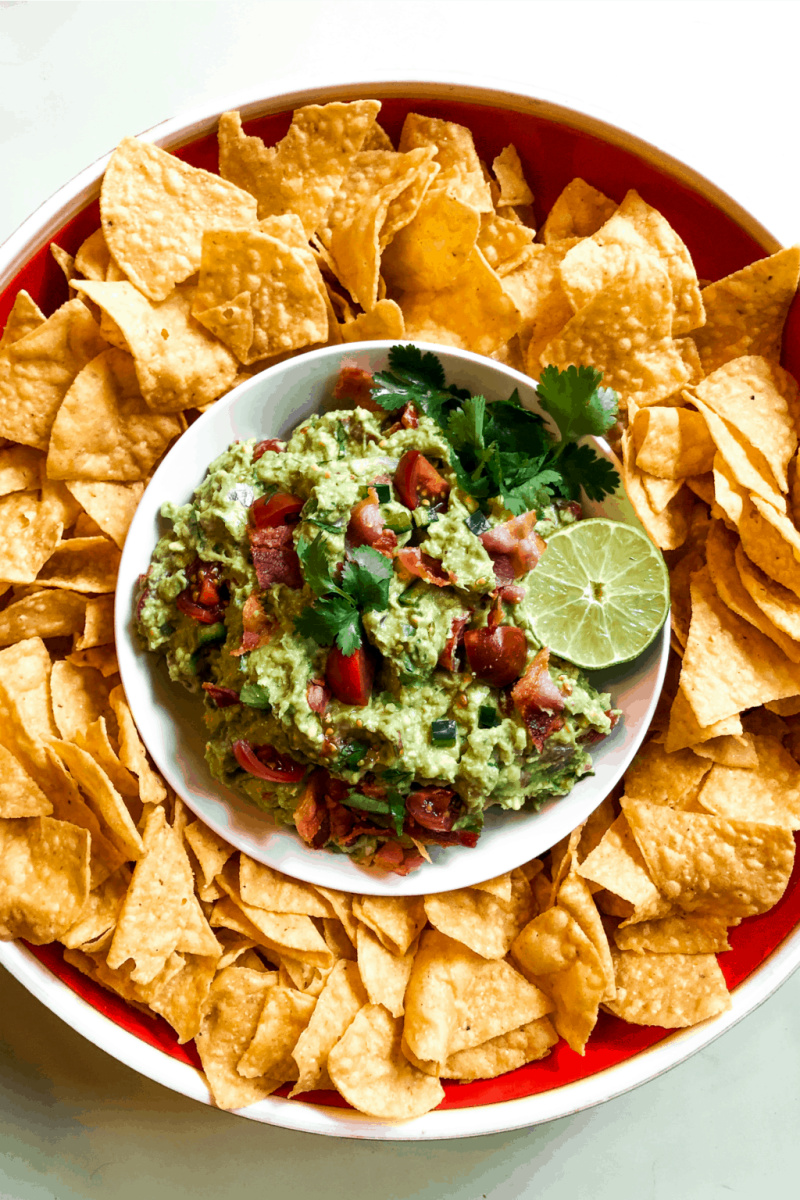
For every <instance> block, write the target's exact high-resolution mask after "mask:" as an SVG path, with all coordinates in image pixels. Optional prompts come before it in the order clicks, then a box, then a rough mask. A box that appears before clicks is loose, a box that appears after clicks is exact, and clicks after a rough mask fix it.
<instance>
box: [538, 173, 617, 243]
mask: <svg viewBox="0 0 800 1200" xmlns="http://www.w3.org/2000/svg"><path fill="white" fill-rule="evenodd" d="M616 207H617V205H616V204H615V202H614V201H613V200H609V198H608V196H604V195H603V193H602V192H599V191H598V190H597V188H593V187H592V185H591V184H589V183H586V181H585V180H583V179H580V178H577V179H573V180H572V181H571V182H570V183H568V184H567V186H566V187H565V188H564V190H563V192H561V194H560V196H559V197H558V199H557V200H556V202H555V204H554V205H553V207H552V208H551V209H550V212H549V213H548V216H547V220H546V221H545V223H544V225H543V227H542V241H543V242H544V243H545V245H549V244H550V243H551V242H557V241H561V240H562V239H563V238H575V237H577V238H585V237H591V236H592V234H593V233H596V232H597V230H598V229H599V228H600V227H601V226H602V225H604V224H605V222H606V221H607V220H608V219H609V217H610V216H611V214H612V213H613V212H614V211H615V209H616Z"/></svg>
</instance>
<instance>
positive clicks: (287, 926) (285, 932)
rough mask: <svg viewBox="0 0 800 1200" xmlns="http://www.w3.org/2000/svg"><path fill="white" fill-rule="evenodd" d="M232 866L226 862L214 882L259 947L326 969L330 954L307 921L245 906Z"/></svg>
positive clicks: (310, 923)
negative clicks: (250, 928) (244, 920)
mask: <svg viewBox="0 0 800 1200" xmlns="http://www.w3.org/2000/svg"><path fill="white" fill-rule="evenodd" d="M235 867H236V864H235V863H232V862H231V863H229V865H228V868H227V869H226V870H224V871H223V872H222V874H221V875H220V876H219V877H218V880H217V882H218V883H219V885H220V887H221V888H222V889H223V891H225V892H227V893H228V895H229V896H230V898H231V899H232V900H233V901H234V903H235V904H236V906H237V908H240V909H241V911H242V913H243V915H244V916H245V917H246V918H247V921H248V922H249V924H250V925H252V926H253V927H254V928H255V929H257V930H258V935H259V936H258V942H259V944H260V945H262V946H265V947H266V948H267V949H268V950H273V949H274V950H275V951H277V953H278V954H280V955H283V956H286V957H289V958H294V959H297V960H298V961H300V962H303V963H306V964H308V965H309V966H314V967H329V966H330V965H331V963H332V962H333V955H332V954H331V952H330V950H329V949H328V947H327V946H326V945H325V941H324V939H323V938H322V935H321V934H320V933H319V932H318V930H317V927H316V926H315V925H314V922H313V921H312V920H311V918H310V917H306V916H298V915H297V914H295V913H276V912H267V911H266V909H263V908H256V907H255V905H252V904H247V903H246V902H245V901H244V900H243V899H242V898H241V894H240V892H239V887H238V873H237V872H236V870H235ZM231 868H234V869H233V870H231Z"/></svg>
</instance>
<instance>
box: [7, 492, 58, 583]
mask: <svg viewBox="0 0 800 1200" xmlns="http://www.w3.org/2000/svg"><path fill="white" fill-rule="evenodd" d="M62 530H63V526H62V524H61V522H60V521H59V520H58V518H57V517H55V516H53V515H52V513H51V511H50V509H49V508H48V507H47V506H46V505H44V504H42V503H40V501H39V499H38V495H37V493H36V492H13V493H12V494H11V495H10V496H2V497H0V580H2V581H3V582H5V583H33V581H34V580H35V579H36V577H37V575H38V574H39V572H40V571H41V569H42V567H43V566H44V564H45V563H46V562H47V560H48V559H49V558H50V556H51V555H52V553H53V551H54V550H55V548H56V546H57V545H58V542H59V539H60V537H61V533H62Z"/></svg>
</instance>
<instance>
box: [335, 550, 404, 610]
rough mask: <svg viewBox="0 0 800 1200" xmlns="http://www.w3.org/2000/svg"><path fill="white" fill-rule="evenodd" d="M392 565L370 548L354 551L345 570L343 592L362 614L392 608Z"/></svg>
mask: <svg viewBox="0 0 800 1200" xmlns="http://www.w3.org/2000/svg"><path fill="white" fill-rule="evenodd" d="M393 574H394V571H393V568H392V563H391V561H390V559H388V558H386V557H385V555H383V554H379V553H378V551H377V550H373V549H372V548H371V547H370V546H358V547H357V548H356V549H355V550H352V551H351V552H350V554H349V556H348V558H347V561H346V562H345V564H344V567H343V569H342V589H343V591H345V592H346V593H347V595H348V596H350V597H352V600H353V602H354V603H355V604H357V605H358V607H359V608H360V609H362V611H363V612H373V611H375V610H377V611H381V610H382V609H384V608H386V607H387V606H388V604H389V581H390V580H391V578H392V575H393Z"/></svg>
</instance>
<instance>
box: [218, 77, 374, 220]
mask: <svg viewBox="0 0 800 1200" xmlns="http://www.w3.org/2000/svg"><path fill="white" fill-rule="evenodd" d="M379 110H380V103H379V101H377V100H357V101H355V102H354V103H351V104H343V103H340V102H338V101H337V102H334V103H332V104H324V105H319V104H309V105H306V106H305V107H304V108H297V109H295V111H294V113H293V114H292V123H291V125H290V127H289V131H288V133H287V134H286V136H285V137H284V138H283V139H282V140H281V141H280V142H278V144H277V145H276V146H269V147H267V146H265V145H264V143H263V142H262V140H261V138H258V137H247V136H246V135H245V134H244V132H243V130H242V122H241V118H240V116H239V113H237V112H226V113H223V114H222V116H221V117H220V119H219V170H220V174H221V175H222V177H223V179H229V180H231V181H232V182H233V183H235V184H237V185H238V186H239V187H240V188H244V189H245V190H246V191H248V192H250V193H251V194H252V195H253V196H255V197H256V200H257V202H258V216H259V219H263V218H264V217H269V216H282V215H283V214H284V213H296V214H297V216H298V217H299V218H300V220H301V221H302V223H303V229H304V231H305V234H306V237H310V236H311V234H312V233H313V232H314V231H315V229H317V227H318V226H319V224H320V222H321V220H322V218H323V217H324V215H325V213H326V212H327V211H328V209H329V208H330V205H331V203H332V201H333V199H334V197H335V196H336V193H337V192H338V190H339V188H340V186H341V183H342V180H343V179H344V177H345V175H346V174H347V171H348V169H349V167H350V164H351V162H352V159H353V157H354V155H356V154H357V153H358V151H359V150H360V149H361V147H362V145H363V144H364V140H365V138H366V137H367V134H368V133H369V131H370V129H371V128H372V126H373V125H374V122H375V118H376V116H377V114H378V112H379Z"/></svg>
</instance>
